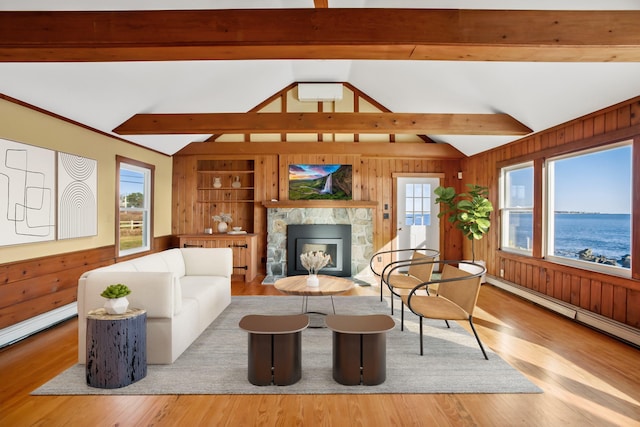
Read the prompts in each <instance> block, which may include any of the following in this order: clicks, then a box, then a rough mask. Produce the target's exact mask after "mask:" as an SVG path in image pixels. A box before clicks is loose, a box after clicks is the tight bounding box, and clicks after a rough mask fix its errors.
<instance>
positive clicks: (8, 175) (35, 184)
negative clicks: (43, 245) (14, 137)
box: [0, 138, 56, 246]
mask: <svg viewBox="0 0 640 427" xmlns="http://www.w3.org/2000/svg"><path fill="white" fill-rule="evenodd" d="M55 155H56V153H55V151H52V150H47V149H45V148H40V147H34V146H32V145H27V144H22V143H19V142H14V141H9V140H6V139H2V138H0V245H2V246H5V245H15V244H20V243H33V242H45V241H49V240H54V239H55V237H56V236H55V233H56V230H55V194H56V175H55V167H56V164H55V160H56V157H55Z"/></svg>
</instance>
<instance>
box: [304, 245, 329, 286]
mask: <svg viewBox="0 0 640 427" xmlns="http://www.w3.org/2000/svg"><path fill="white" fill-rule="evenodd" d="M330 261H331V255H329V254H325V253H324V252H322V251H317V252H316V251H313V252H306V253H303V254H300V262H301V263H302V266H303V267H304V268H306V269H307V270H308V271H309V277H307V286H309V287H311V288H317V287H318V286H320V280H319V279H318V272H319V271H320V270H321V269H322V268H323V267H325V266H326V265H327V264H329V262H330Z"/></svg>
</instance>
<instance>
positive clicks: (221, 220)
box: [211, 212, 233, 233]
mask: <svg viewBox="0 0 640 427" xmlns="http://www.w3.org/2000/svg"><path fill="white" fill-rule="evenodd" d="M211 218H213V220H214V221H216V222H217V223H218V232H219V233H226V232H227V229H228V228H229V224H231V223H232V222H233V218H231V214H230V213H224V212H220V214H219V215H214V216H212V217H211Z"/></svg>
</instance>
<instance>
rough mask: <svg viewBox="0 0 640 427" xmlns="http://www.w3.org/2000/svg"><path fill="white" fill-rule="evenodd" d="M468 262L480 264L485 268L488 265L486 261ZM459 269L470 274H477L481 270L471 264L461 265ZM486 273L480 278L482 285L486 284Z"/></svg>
mask: <svg viewBox="0 0 640 427" xmlns="http://www.w3.org/2000/svg"><path fill="white" fill-rule="evenodd" d="M465 261H468V262H474V263H476V264H480V265H482V266H483V267H484V266H486V265H487V264H486V263H485V262H484V260H475V261H471V260H465ZM458 267H460V270H462V271H466V272H468V273H471V274H475V273H479V272H480V269H479V267H476V266H475V265H471V264H460V265H459V266H458ZM485 276H486V273H485V274H483V275H482V276H480V283H485V282H486V277H485Z"/></svg>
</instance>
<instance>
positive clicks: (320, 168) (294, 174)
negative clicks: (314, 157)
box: [289, 165, 340, 181]
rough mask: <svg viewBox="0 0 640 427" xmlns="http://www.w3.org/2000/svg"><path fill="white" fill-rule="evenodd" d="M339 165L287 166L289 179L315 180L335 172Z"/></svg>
mask: <svg viewBox="0 0 640 427" xmlns="http://www.w3.org/2000/svg"><path fill="white" fill-rule="evenodd" d="M339 168H340V165H289V179H290V180H292V181H293V180H297V179H316V178H320V177H323V176H326V175H328V174H330V173H333V172H335V171H337V170H338V169H339Z"/></svg>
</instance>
